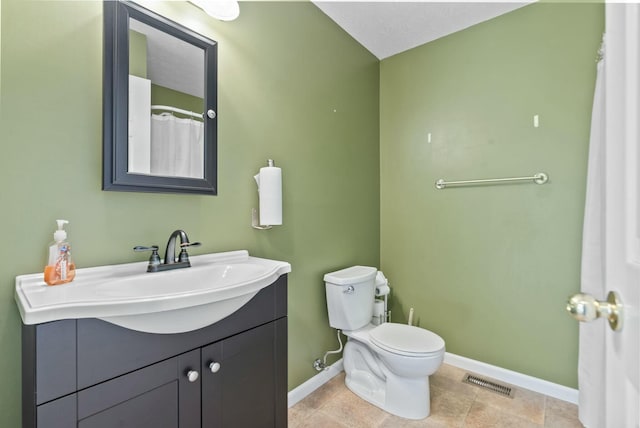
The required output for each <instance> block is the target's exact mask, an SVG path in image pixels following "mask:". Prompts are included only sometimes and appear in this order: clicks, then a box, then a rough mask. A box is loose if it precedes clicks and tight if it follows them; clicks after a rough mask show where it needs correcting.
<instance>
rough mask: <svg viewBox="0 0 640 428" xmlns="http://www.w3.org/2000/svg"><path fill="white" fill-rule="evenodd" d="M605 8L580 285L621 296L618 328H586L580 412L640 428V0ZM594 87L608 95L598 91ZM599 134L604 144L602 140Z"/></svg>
mask: <svg viewBox="0 0 640 428" xmlns="http://www.w3.org/2000/svg"><path fill="white" fill-rule="evenodd" d="M605 9H606V35H605V49H604V58H605V60H604V75H605V80H604V96H603V98H604V118H602V117H601V116H598V113H597V112H598V111H601V110H600V109H599V108H596V105H600V104H598V101H597V100H598V99H602V98H598V97H596V102H595V104H594V120H593V123H592V140H591V148H590V150H592V149H594V148H596V147H597V148H598V149H597V150H595V151H594V152H593V153H591V152H590V161H589V169H590V171H589V174H590V175H589V179H588V190H587V208H586V210H585V235H584V241H583V270H582V289H583V291H585V292H589V293H592V294H593V297H594V298H595V299H599V300H605V299H606V298H607V296H606V294H607V293H608V292H611V291H613V292H615V293H616V294H617V296H618V297H619V299H620V301H621V305H620V306H621V310H620V311H621V312H620V314H619V317H618V320H617V327H618V329H617V330H614V328H609V325H606V326H605V325H604V324H602V325H599V324H597V323H606V322H607V320H600V321H595V324H589V325H584V326H582V327H581V332H580V334H581V335H580V364H579V378H580V379H579V384H580V419H581V421H582V423H583V424H585V426H587V427H588V428H637V427H640V413H639V409H640V394H639V390H640V385H639V383H640V374H639V372H640V351H639V344H640V328H639V320H638V315H639V309H640V28H639V27H640V5H638V4H632V3H629V4H624V3H609V2H607V4H606V6H605ZM596 94H601V95H602V93H601V92H599V90H597V91H596ZM596 118H599V119H603V120H596ZM594 123H595V124H596V126H595V128H594V127H593V124H594ZM598 124H601V125H602V127H603V129H604V132H602V131H601V129H602V128H599V126H600V125H598ZM594 131H595V132H594ZM598 141H600V142H602V144H601V145H597V142H598ZM594 154H595V158H593V160H594V161H593V162H592V155H594ZM598 159H603V161H600V160H598ZM594 166H595V168H592V167H594ZM594 172H595V174H594ZM596 247H597V248H596ZM574 297H575V298H576V299H575V300H574V299H573V298H572V301H570V304H569V306H568V307H567V309H569V310H570V311H571V312H572V313H574V315H576V317H577V318H579V319H580V318H581V320H582V321H589V320H592V319H594V318H595V317H596V315H598V312H600V314H599V315H600V316H601V317H602V318H609V319H610V320H611V324H612V327H616V322H615V317H614V316H610V315H612V313H611V312H615V310H616V308H615V307H613V306H612V305H610V304H607V303H606V302H596V301H595V300H594V299H593V298H591V297H589V296H585V295H583V294H580V295H576V296H574ZM614 315H615V314H614Z"/></svg>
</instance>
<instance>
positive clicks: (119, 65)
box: [103, 0, 217, 194]
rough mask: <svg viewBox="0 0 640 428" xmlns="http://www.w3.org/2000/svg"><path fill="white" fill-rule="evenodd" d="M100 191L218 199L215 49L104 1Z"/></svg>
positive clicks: (145, 14)
mask: <svg viewBox="0 0 640 428" xmlns="http://www.w3.org/2000/svg"><path fill="white" fill-rule="evenodd" d="M104 13H105V15H104V16H105V39H104V40H105V47H104V52H105V57H104V67H105V68H104V126H103V128H104V151H103V156H104V159H103V162H104V166H103V189H104V190H124V191H143V192H172V193H206V194H217V189H216V162H217V156H216V151H217V150H216V149H217V142H216V134H217V132H216V130H217V118H216V114H215V111H216V98H217V84H216V80H217V44H216V42H214V41H212V40H210V39H207V38H205V37H203V36H201V35H199V34H197V33H194V32H193V31H191V30H189V29H186V28H184V27H181V26H180V25H178V24H176V23H174V22H172V21H169V20H168V19H166V18H164V17H161V16H159V15H157V14H155V13H153V12H151V11H149V10H147V9H144V8H143V7H141V6H139V5H137V4H135V3H131V2H128V1H125V0H116V1H105V2H104Z"/></svg>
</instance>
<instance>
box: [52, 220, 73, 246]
mask: <svg viewBox="0 0 640 428" xmlns="http://www.w3.org/2000/svg"><path fill="white" fill-rule="evenodd" d="M56 222H57V223H58V230H56V231H55V233H54V234H53V240H54V241H56V242H62V241H64V240H65V239H67V232H66V231H65V230H64V225H65V224H69V221H67V220H56Z"/></svg>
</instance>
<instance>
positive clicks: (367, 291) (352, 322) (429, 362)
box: [324, 266, 445, 419]
mask: <svg viewBox="0 0 640 428" xmlns="http://www.w3.org/2000/svg"><path fill="white" fill-rule="evenodd" d="M377 273H378V270H377V269H376V268H374V267H370V266H352V267H349V268H346V269H342V270H339V271H336V272H331V273H327V274H326V275H325V276H324V282H325V288H326V294H327V310H328V314H329V324H330V325H331V327H333V328H335V329H338V330H342V332H343V333H344V334H345V335H346V336H347V338H348V340H347V344H346V345H345V347H344V353H343V363H344V371H345V373H346V377H345V384H346V386H347V388H349V389H350V390H351V391H353V392H354V393H355V394H356V395H358V396H359V397H360V398H362V399H364V400H366V401H368V402H370V403H371V404H373V405H375V406H378V407H380V408H381V409H383V410H385V411H386V412H389V413H392V414H394V415H397V416H400V417H403V418H407V419H423V418H426V417H427V416H429V413H430V403H429V376H430V375H432V374H433V373H435V371H436V370H437V369H438V368H439V367H440V365H441V364H442V360H443V359H444V352H445V344H444V340H443V339H442V338H441V337H440V336H438V335H437V334H435V333H433V332H431V331H429V330H425V329H423V328H419V327H414V326H410V325H407V324H397V323H383V324H380V325H377V326H376V325H374V324H372V322H371V321H372V315H373V303H374V296H375V278H376V274H377Z"/></svg>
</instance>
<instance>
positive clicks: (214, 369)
mask: <svg viewBox="0 0 640 428" xmlns="http://www.w3.org/2000/svg"><path fill="white" fill-rule="evenodd" d="M209 369H210V370H211V373H218V370H220V363H214V362H212V363H211V364H209Z"/></svg>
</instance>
